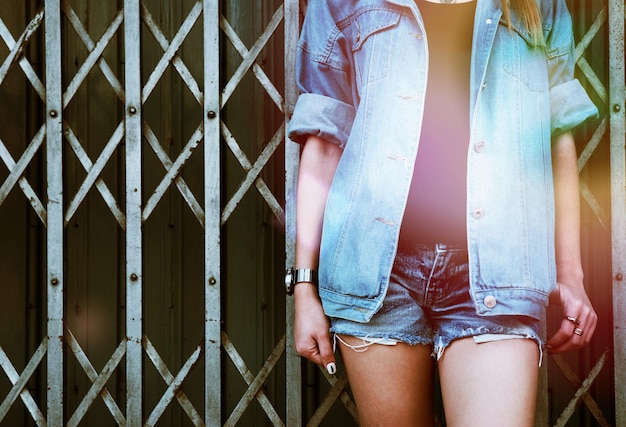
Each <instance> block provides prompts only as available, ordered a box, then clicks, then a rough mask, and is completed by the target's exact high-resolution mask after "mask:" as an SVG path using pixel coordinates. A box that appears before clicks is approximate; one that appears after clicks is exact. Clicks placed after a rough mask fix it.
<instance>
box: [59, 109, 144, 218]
mask: <svg viewBox="0 0 626 427" xmlns="http://www.w3.org/2000/svg"><path fill="white" fill-rule="evenodd" d="M137 111H139V110H137ZM126 114H127V115H128V114H129V113H128V109H127V113H126ZM131 115H132V114H131ZM126 126H127V128H126V139H127V140H128V122H127V123H126ZM122 138H124V122H120V124H119V125H118V126H117V128H116V129H115V131H114V132H113V135H111V138H110V139H109V141H108V142H107V145H106V146H105V147H104V149H103V150H102V152H101V153H100V155H99V156H98V158H97V159H96V162H95V163H94V164H93V166H92V167H91V168H90V169H85V170H86V171H87V176H86V177H85V180H84V181H83V183H82V184H81V185H80V187H79V189H78V191H77V192H76V195H75V196H74V198H73V199H72V200H70V204H69V206H68V208H67V212H66V214H65V221H66V222H69V221H70V220H71V219H72V217H73V216H74V214H75V213H76V211H77V210H78V207H79V206H80V204H81V203H82V202H83V200H85V197H87V194H88V193H89V190H91V187H93V185H94V184H95V183H96V182H97V181H98V179H99V177H100V174H102V171H103V170H104V168H105V167H106V165H107V164H108V162H109V160H111V157H112V156H113V153H115V150H117V147H119V145H120V142H121V141H122ZM140 140H141V139H140ZM127 149H128V145H127ZM137 165H139V163H137Z"/></svg>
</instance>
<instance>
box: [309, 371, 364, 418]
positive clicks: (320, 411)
mask: <svg viewBox="0 0 626 427" xmlns="http://www.w3.org/2000/svg"><path fill="white" fill-rule="evenodd" d="M328 380H329V381H330V382H331V384H332V388H331V389H330V391H329V392H328V394H327V395H326V397H324V400H323V401H322V402H321V403H320V405H319V406H318V408H317V410H316V411H315V413H314V414H313V416H312V417H311V419H310V420H309V422H308V423H307V427H316V426H319V425H320V424H321V423H322V421H323V420H324V417H325V416H326V414H328V411H329V410H330V408H331V407H332V405H333V403H335V400H337V398H338V397H339V396H340V395H341V393H342V392H343V390H344V389H345V388H346V386H347V385H348V376H347V375H346V373H345V372H344V373H343V374H342V375H341V376H340V377H339V378H338V379H337V378H332V377H330V378H328ZM355 409H356V408H353V410H355ZM351 414H352V416H353V417H356V412H355V411H354V412H352V411H351ZM355 419H356V418H355Z"/></svg>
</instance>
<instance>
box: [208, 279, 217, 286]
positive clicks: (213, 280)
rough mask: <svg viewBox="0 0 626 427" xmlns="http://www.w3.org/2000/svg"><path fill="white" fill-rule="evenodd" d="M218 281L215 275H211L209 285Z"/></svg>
mask: <svg viewBox="0 0 626 427" xmlns="http://www.w3.org/2000/svg"><path fill="white" fill-rule="evenodd" d="M216 283H217V280H215V277H211V278H210V279H209V285H215V284H216Z"/></svg>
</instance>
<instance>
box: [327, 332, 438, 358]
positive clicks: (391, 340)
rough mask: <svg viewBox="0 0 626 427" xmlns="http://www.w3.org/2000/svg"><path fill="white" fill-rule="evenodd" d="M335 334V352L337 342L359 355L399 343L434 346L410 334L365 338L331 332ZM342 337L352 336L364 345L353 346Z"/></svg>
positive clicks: (429, 341)
mask: <svg viewBox="0 0 626 427" xmlns="http://www.w3.org/2000/svg"><path fill="white" fill-rule="evenodd" d="M331 333H332V334H333V351H336V350H337V342H340V343H341V344H343V345H345V346H346V347H348V348H350V349H352V350H354V351H355V352H357V353H362V352H364V351H366V350H367V349H368V348H369V347H370V346H372V345H374V344H376V345H396V344H397V343H405V344H409V345H418V344H421V345H432V340H430V339H428V338H423V337H417V336H414V335H408V334H399V335H395V334H394V335H382V334H380V335H379V334H373V335H366V336H363V335H362V334H359V333H350V332H337V331H334V330H331ZM340 335H345V336H351V337H354V338H357V339H360V340H361V341H362V342H363V344H357V345H351V344H348V343H347V342H346V341H345V340H344V339H342V338H341V337H340Z"/></svg>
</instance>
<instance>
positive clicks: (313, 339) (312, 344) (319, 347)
mask: <svg viewBox="0 0 626 427" xmlns="http://www.w3.org/2000/svg"><path fill="white" fill-rule="evenodd" d="M296 351H297V352H298V354H299V355H300V356H302V357H304V358H306V359H308V360H310V361H311V362H313V363H315V364H317V365H321V366H323V367H324V368H325V369H326V371H327V372H328V373H329V374H330V375H334V374H335V373H336V372H337V362H336V361H335V354H334V353H333V345H332V342H331V339H330V334H329V333H328V330H326V332H325V333H324V334H322V335H317V336H313V335H310V336H308V337H307V336H304V337H301V338H299V337H298V336H297V335H296Z"/></svg>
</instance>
